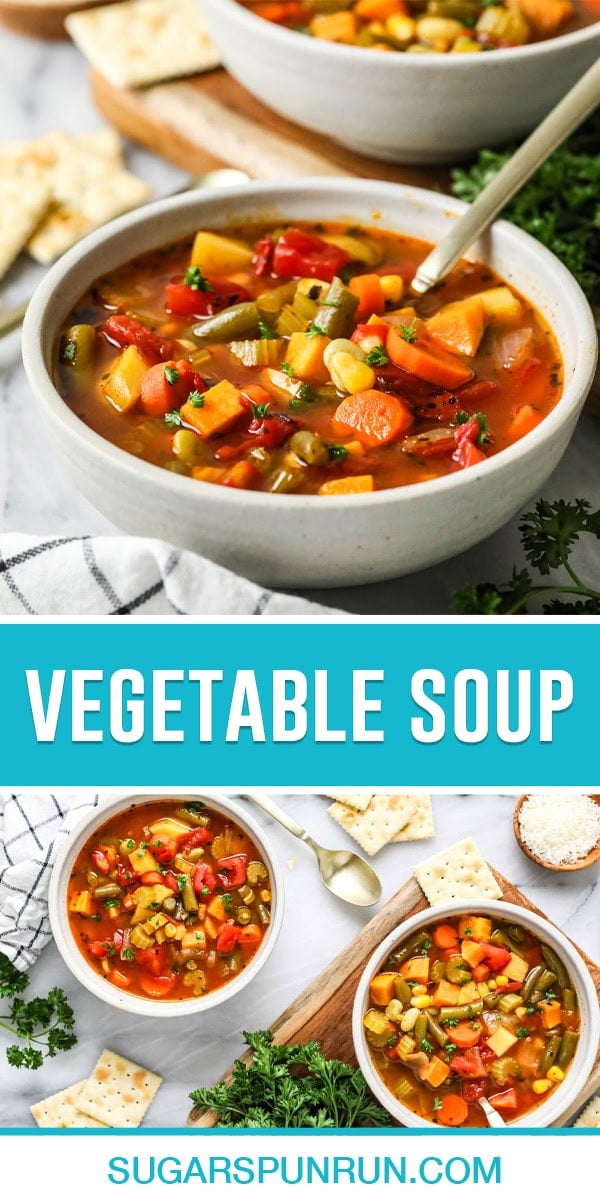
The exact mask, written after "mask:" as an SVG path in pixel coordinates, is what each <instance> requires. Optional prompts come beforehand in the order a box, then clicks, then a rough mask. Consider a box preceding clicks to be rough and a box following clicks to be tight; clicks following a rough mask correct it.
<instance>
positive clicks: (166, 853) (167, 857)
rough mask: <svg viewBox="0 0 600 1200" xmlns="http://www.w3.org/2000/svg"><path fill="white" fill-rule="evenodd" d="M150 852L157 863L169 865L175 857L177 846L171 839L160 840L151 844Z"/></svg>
mask: <svg viewBox="0 0 600 1200" xmlns="http://www.w3.org/2000/svg"><path fill="white" fill-rule="evenodd" d="M151 850H152V854H153V855H154V857H155V859H156V861H157V862H159V863H170V862H171V860H172V859H173V858H174V857H175V854H176V851H177V845H176V843H175V842H174V841H173V840H172V838H161V839H160V840H159V841H156V842H153V843H152V846H151Z"/></svg>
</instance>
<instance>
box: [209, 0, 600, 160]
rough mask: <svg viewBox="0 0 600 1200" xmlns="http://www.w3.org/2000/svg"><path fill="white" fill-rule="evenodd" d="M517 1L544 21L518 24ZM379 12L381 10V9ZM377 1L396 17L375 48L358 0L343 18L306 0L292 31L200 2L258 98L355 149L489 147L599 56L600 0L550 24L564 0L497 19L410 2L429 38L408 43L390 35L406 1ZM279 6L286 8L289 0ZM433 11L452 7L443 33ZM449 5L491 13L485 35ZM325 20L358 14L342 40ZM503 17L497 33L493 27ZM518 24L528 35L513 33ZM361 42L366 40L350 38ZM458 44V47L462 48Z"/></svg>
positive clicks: (235, 1)
mask: <svg viewBox="0 0 600 1200" xmlns="http://www.w3.org/2000/svg"><path fill="white" fill-rule="evenodd" d="M519 4H521V5H522V8H523V9H524V8H525V6H526V4H529V5H530V6H531V8H532V9H533V7H534V5H535V8H536V12H537V17H538V23H537V25H534V24H533V22H532V21H531V20H530V21H529V22H527V19H526V18H525V16H524V14H520V16H521V20H520V21H519V14H515V12H514V8H515V7H518V5H519ZM364 7H366V5H363V8H364ZM371 7H372V8H373V10H375V4H373V5H372V6H371ZM381 7H382V9H383V8H384V7H385V8H386V9H387V10H389V11H390V13H391V15H390V17H389V18H388V19H386V20H384V21H380V22H378V25H379V33H378V35H377V37H378V40H377V41H376V42H375V43H374V42H373V41H372V39H371V38H370V37H369V35H368V27H369V25H370V22H368V21H366V20H365V18H364V17H361V16H359V15H355V14H356V13H360V10H361V0H357V3H355V4H353V3H351V2H349V3H346V2H345V0H340V4H339V9H340V10H342V11H341V14H340V12H338V13H335V12H334V13H333V14H332V13H331V9H332V5H330V4H329V3H327V4H323V3H321V2H320V0H307V3H306V4H305V5H304V6H296V8H297V9H299V11H300V13H301V15H300V16H299V17H298V15H297V14H296V15H294V10H293V8H292V6H291V5H289V6H288V9H287V12H288V24H289V27H288V25H287V24H286V23H282V24H279V23H277V22H275V21H273V20H265V19H264V18H263V17H261V16H257V15H256V12H255V11H253V7H252V4H251V3H250V4H245V3H243V4H242V3H239V0H200V8H201V12H202V14H203V16H204V18H205V20H206V23H207V25H208V28H209V30H210V33H211V36H212V38H213V40H214V41H215V43H216V45H217V46H218V48H219V51H220V53H221V55H222V58H223V62H224V63H225V66H226V67H227V69H228V70H229V71H231V74H232V75H233V76H234V77H235V78H236V79H238V80H239V81H240V83H242V84H243V85H244V86H245V87H247V88H248V90H249V91H251V92H252V93H253V94H254V95H255V96H258V97H259V99H260V100H262V101H264V103H266V104H268V105H270V107H271V108H273V109H275V111H276V112H278V113H280V114H281V115H282V116H284V117H288V118H289V119H290V120H292V121H296V122H297V123H298V124H299V125H303V126H304V127H305V128H307V129H310V130H312V131H314V132H317V133H321V134H325V135H327V136H329V137H332V138H334V139H335V140H336V141H339V142H342V143H344V144H345V145H346V146H348V147H349V148H350V149H351V150H354V151H355V152H359V153H362V154H368V155H372V156H373V157H376V158H382V159H390V160H392V161H396V162H403V163H435V162H456V161H458V160H459V159H461V158H466V157H468V156H469V155H472V154H474V153H475V152H476V151H477V150H480V149H481V148H482V147H484V146H488V147H490V146H497V145H500V144H501V143H503V142H507V141H510V140H511V139H513V138H517V137H521V136H523V135H524V134H526V133H528V132H529V131H530V130H531V129H533V128H534V127H535V126H536V125H537V124H538V123H539V122H540V121H541V120H542V119H543V118H544V117H545V116H547V114H548V113H549V112H550V110H551V109H552V108H553V107H554V105H555V104H557V103H558V101H559V100H560V99H561V97H562V96H564V95H565V94H566V92H567V91H568V89H569V88H570V87H571V86H572V85H573V84H575V83H576V82H577V80H578V79H579V78H580V76H581V75H582V74H583V72H584V71H585V70H586V69H587V68H588V67H591V66H592V64H593V62H594V61H595V60H596V58H597V56H598V53H599V51H600V23H599V19H598V17H599V14H598V11H597V5H595V0H573V6H572V12H571V15H570V16H569V15H567V16H566V19H564V20H558V21H554V20H550V16H551V14H550V13H549V9H550V8H551V7H552V10H553V11H554V10H555V9H556V10H558V12H557V16H558V17H560V14H561V13H564V12H567V14H568V7H569V6H568V5H566V6H565V5H563V3H562V0H540V2H539V3H537V4H536V3H535V0H514V5H513V11H512V12H508V5H505V0H498V5H497V6H494V11H493V14H492V13H490V12H489V11H488V12H487V13H485V12H484V8H483V5H482V4H479V3H473V4H470V3H468V0H467V2H466V3H463V0H457V2H456V3H454V0H449V2H448V3H445V0H441V3H440V0H430V3H429V5H427V4H425V3H422V4H421V3H419V4H412V3H411V4H410V5H408V6H407V9H406V11H408V12H409V13H410V12H413V13H414V15H415V17H416V18H417V19H416V22H415V25H416V26H418V25H419V21H420V20H421V19H425V18H426V19H427V21H428V22H429V24H430V33H431V36H429V38H428V39H424V38H419V36H418V32H417V31H416V30H415V31H411V32H410V34H409V35H408V36H407V37H406V38H404V39H402V40H397V39H394V37H393V36H392V31H393V28H394V26H393V22H394V20H396V21H397V20H398V13H400V12H401V10H402V8H403V6H402V5H401V4H400V2H399V0H398V2H396V0H392V3H389V2H388V0H383V3H382V5H381ZM544 7H546V12H545V14H544V13H543V9H544ZM262 8H263V9H264V8H265V5H264V4H263V5H262ZM278 8H279V10H280V11H281V12H284V11H285V6H284V5H279V6H278ZM428 8H429V11H427V9H428ZM325 9H327V10H328V12H327V13H326V12H325ZM433 10H437V12H438V13H439V12H440V10H441V11H442V13H444V12H445V13H447V14H448V16H445V17H444V16H442V22H443V24H442V26H441V32H442V34H443V35H444V36H440V30H439V29H438V32H437V36H433V34H435V26H436V25H439V21H440V17H439V16H436V15H435V13H434V11H433ZM451 10H453V11H454V13H455V14H456V13H457V12H459V11H460V12H461V13H462V14H463V15H464V16H466V17H467V21H468V20H469V16H470V18H471V19H472V20H475V21H476V22H477V21H478V20H479V18H480V16H481V14H482V13H483V21H484V22H488V23H489V22H491V24H492V30H491V33H490V34H489V35H488V41H487V42H486V41H480V40H477V37H476V31H475V30H473V29H472V28H469V27H468V25H467V23H466V22H465V21H464V20H462V19H461V20H459V21H457V20H456V19H455V17H453V16H452V15H450V13H451ZM257 11H258V6H257ZM312 13H314V18H316V24H314V25H313V26H312V27H313V28H318V29H319V32H320V34H321V36H307V34H306V33H305V32H297V31H296V29H295V28H294V27H293V26H298V25H300V26H301V27H303V28H304V29H306V27H309V28H310V26H311V20H312V19H313V18H312V17H311V14H312ZM496 13H498V16H496ZM323 15H325V17H326V18H327V19H328V20H329V22H331V19H332V15H333V17H334V19H336V20H337V21H338V22H339V21H340V15H341V21H342V23H347V22H348V21H350V22H351V21H352V18H353V17H354V20H355V26H354V28H355V30H356V37H355V35H354V33H353V32H352V27H351V29H350V31H348V30H346V32H344V30H343V29H342V31H341V32H338V36H339V37H341V38H343V39H345V40H340V41H336V40H330V38H331V36H333V35H332V33H331V31H329V37H328V36H324V34H325V32H326V31H325V29H324V25H326V23H327V22H324V21H323ZM542 18H543V19H542ZM387 20H389V21H390V23H391V24H390V25H389V26H387ZM448 20H449V21H450V24H449V25H448ZM432 21H433V26H432V24H431V23H432ZM507 21H508V22H510V24H511V25H512V30H511V29H510V28H509V29H508V30H505V31H504V40H503V35H502V23H503V22H504V23H506V22H507ZM498 22H499V23H500V28H499V29H496V30H494V28H493V26H494V25H496V26H498ZM523 22H525V24H526V26H527V30H528V32H527V34H526V35H525V36H526V37H527V38H528V39H531V40H528V41H527V43H526V44H524V45H515V44H514V42H511V40H510V39H511V38H513V39H514V38H515V36H518V37H522V36H523V28H522V25H523ZM515 23H518V24H519V28H520V32H517V33H515ZM410 24H411V25H412V22H411V23H410ZM386 26H387V28H386ZM444 26H445V27H446V29H445V30H444ZM409 28H410V26H409ZM448 29H449V31H450V36H448ZM544 30H547V31H548V34H549V36H545V34H544ZM365 31H367V34H366V35H365ZM431 31H432V32H431ZM482 36H483V35H482ZM353 40H358V41H359V42H362V44H358V45H356V44H351V43H352V41H353ZM456 42H458V43H459V52H456V51H455V50H454V45H455V43H456ZM465 45H466V46H467V50H466V52H465ZM373 46H375V48H372V47H373ZM409 46H412V48H411V49H409V48H407V49H404V47H409ZM415 46H417V47H418V52H414V47H415ZM475 46H476V47H478V49H477V50H476V52H475V53H473V52H472V51H473V48H474V47H475ZM486 46H487V47H490V48H484V47H486ZM494 46H498V47H499V48H497V49H495V48H491V47H494ZM382 47H383V48H384V49H382ZM436 47H437V49H438V51H439V52H436Z"/></svg>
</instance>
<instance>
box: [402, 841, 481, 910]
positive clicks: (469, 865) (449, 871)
mask: <svg viewBox="0 0 600 1200" xmlns="http://www.w3.org/2000/svg"><path fill="white" fill-rule="evenodd" d="M414 875H415V879H416V880H417V883H418V884H420V886H421V888H422V889H423V891H424V892H425V895H426V896H427V899H428V900H429V903H430V904H446V903H449V902H450V901H451V900H476V899H477V897H480V898H481V897H482V896H488V897H489V898H490V899H491V900H500V899H501V898H502V891H501V889H500V888H499V886H498V884H497V883H496V880H495V878H494V876H493V875H492V872H491V871H490V868H489V867H488V865H487V863H486V861H485V859H484V858H483V857H482V855H481V854H480V853H479V850H478V849H477V846H476V845H475V842H474V841H473V839H472V838H465V840H464V842H457V843H456V845H455V846H450V847H449V849H448V850H443V851H442V853H441V854H434V855H432V857H431V858H426V859H424V861H423V862H421V863H418V864H417V866H416V867H415V868H414Z"/></svg>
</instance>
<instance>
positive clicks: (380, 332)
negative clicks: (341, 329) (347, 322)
mask: <svg viewBox="0 0 600 1200" xmlns="http://www.w3.org/2000/svg"><path fill="white" fill-rule="evenodd" d="M389 329H390V327H389V325H386V323H385V321H381V323H380V324H379V325H377V324H376V323H375V322H374V321H373V323H372V324H371V325H362V324H359V325H357V326H356V329H355V330H354V333H353V334H352V338H351V341H353V342H362V340H363V338H373V337H374V338H378V339H379V341H380V342H381V344H382V346H385V339H386V337H387V335H388V333H389Z"/></svg>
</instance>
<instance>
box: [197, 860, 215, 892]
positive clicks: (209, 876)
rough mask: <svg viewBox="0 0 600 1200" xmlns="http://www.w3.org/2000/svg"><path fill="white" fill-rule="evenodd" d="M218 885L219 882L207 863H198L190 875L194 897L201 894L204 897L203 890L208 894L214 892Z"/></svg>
mask: <svg viewBox="0 0 600 1200" xmlns="http://www.w3.org/2000/svg"><path fill="white" fill-rule="evenodd" d="M218 885H219V881H218V879H217V877H216V875H215V873H214V871H213V870H212V868H211V867H209V866H208V863H202V862H201V863H198V866H197V867H196V869H195V871H194V874H193V875H192V887H193V889H194V891H195V892H196V895H198V896H201V895H202V894H203V893H204V894H205V895H206V892H205V890H204V889H205V888H206V889H207V890H208V891H209V892H215V891H216V890H217V887H218Z"/></svg>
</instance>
